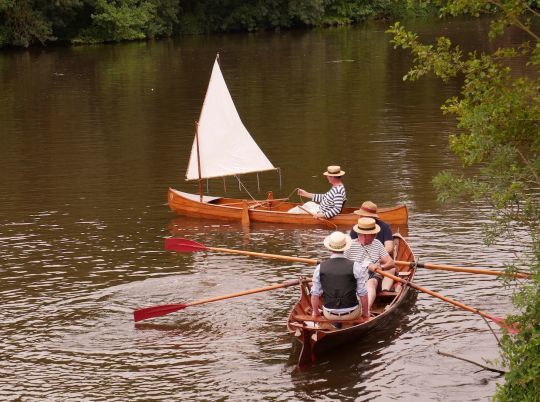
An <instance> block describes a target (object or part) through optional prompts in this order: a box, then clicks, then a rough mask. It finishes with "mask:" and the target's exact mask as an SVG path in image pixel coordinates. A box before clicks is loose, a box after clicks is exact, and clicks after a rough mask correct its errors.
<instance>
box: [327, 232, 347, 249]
mask: <svg viewBox="0 0 540 402" xmlns="http://www.w3.org/2000/svg"><path fill="white" fill-rule="evenodd" d="M323 243H324V246H325V247H326V248H327V249H328V250H331V251H345V250H347V249H348V248H349V247H351V243H352V240H351V236H349V235H348V234H345V233H342V232H332V233H331V234H330V235H329V236H326V237H325V239H324V242H323Z"/></svg>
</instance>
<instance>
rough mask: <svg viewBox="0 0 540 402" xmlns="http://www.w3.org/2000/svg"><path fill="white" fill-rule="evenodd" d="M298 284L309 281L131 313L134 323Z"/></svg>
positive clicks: (293, 281) (286, 283) (285, 283)
mask: <svg viewBox="0 0 540 402" xmlns="http://www.w3.org/2000/svg"><path fill="white" fill-rule="evenodd" d="M300 282H309V280H299V279H291V280H288V281H285V282H283V283H278V284H275V285H270V286H265V287H262V288H255V289H249V290H244V291H242V292H237V293H231V294H228V295H224V296H217V297H211V298H209V299H204V300H197V301H194V302H190V303H181V304H164V305H161V306H154V307H146V308H141V309H138V310H135V311H134V312H133V319H134V320H135V322H137V321H141V320H147V319H149V318H154V317H160V316H162V315H166V314H170V313H174V312H175V311H179V310H183V309H185V308H187V307H191V306H197V305H199V304H205V303H211V302H215V301H219V300H225V299H231V298H233V297H240V296H245V295H251V294H253V293H260V292H267V291H269V290H274V289H281V288H286V287H289V286H294V285H297V284H299V283H300Z"/></svg>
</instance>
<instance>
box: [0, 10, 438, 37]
mask: <svg viewBox="0 0 540 402" xmlns="http://www.w3.org/2000/svg"><path fill="white" fill-rule="evenodd" d="M429 10H432V6H431V5H429V4H427V3H426V4H424V3H418V4H412V3H408V2H406V1H402V0H258V1H253V2H251V1H243V0H55V1H50V0H0V47H5V46H20V47H28V46H31V45H36V44H37V45H39V44H41V45H46V44H51V43H55V42H66V43H100V42H119V41H125V40H140V39H152V38H162V37H170V36H175V35H185V34H205V33H216V32H233V31H244V32H253V31H259V30H279V29H289V28H298V27H315V26H331V25H346V24H355V23H358V22H362V21H365V20H366V19H368V18H389V17H403V16H405V15H419V14H426V13H428V12H429Z"/></svg>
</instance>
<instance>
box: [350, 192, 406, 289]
mask: <svg viewBox="0 0 540 402" xmlns="http://www.w3.org/2000/svg"><path fill="white" fill-rule="evenodd" d="M354 213H355V214H356V215H359V216H361V217H364V218H373V219H375V223H376V224H377V225H379V227H380V228H381V230H380V231H379V233H377V236H376V237H375V238H376V239H377V240H379V241H380V242H381V243H382V245H383V246H384V248H385V249H386V251H388V254H389V255H390V257H393V256H394V239H393V237H392V228H391V227H390V225H389V224H388V223H386V222H383V221H381V220H380V219H379V215H377V205H376V204H375V203H373V202H371V201H365V202H363V203H362V206H361V207H360V209H358V210H356V211H354ZM349 235H350V236H351V239H353V240H356V239H357V238H358V235H357V234H356V232H355V231H354V230H353V229H351V233H350V234H349ZM388 273H389V274H392V275H395V273H396V269H395V268H392V269H390V270H388ZM393 283H394V281H393V280H392V279H390V278H386V277H385V278H383V281H382V285H381V289H382V290H390V288H391V287H392V284H393Z"/></svg>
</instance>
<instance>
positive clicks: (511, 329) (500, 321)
mask: <svg viewBox="0 0 540 402" xmlns="http://www.w3.org/2000/svg"><path fill="white" fill-rule="evenodd" d="M375 271H376V272H378V273H379V274H381V275H382V276H385V277H387V278H391V279H393V280H394V281H397V282H401V283H402V284H404V285H407V286H410V287H412V288H414V289H416V290H419V291H420V292H424V293H427V294H428V295H431V296H434V297H436V298H438V299H441V300H442V301H445V302H447V303H450V304H453V305H454V306H456V307H459V308H462V309H463V310H467V311H470V312H471V313H475V314H479V315H481V316H482V317H484V318H488V319H490V320H491V321H493V322H494V323H496V324H497V325H498V326H500V327H501V328H505V329H506V330H508V332H509V333H512V334H517V333H518V332H519V330H518V329H516V328H515V327H513V326H511V325H509V324H507V323H506V322H505V320H504V318H500V317H495V316H492V315H489V314H487V313H484V312H483V311H480V310H478V309H476V308H474V307H469V306H467V305H465V304H463V303H460V302H458V301H456V300H453V299H450V298H449V297H445V296H443V295H441V294H439V293H437V292H434V291H432V290H429V289H426V288H424V287H422V286H419V285H417V284H416V283H413V282H408V281H406V280H404V279H402V278H398V277H397V276H395V275H392V274H390V273H388V272H384V271H383V270H381V269H378V268H377V269H376V270H375Z"/></svg>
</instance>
